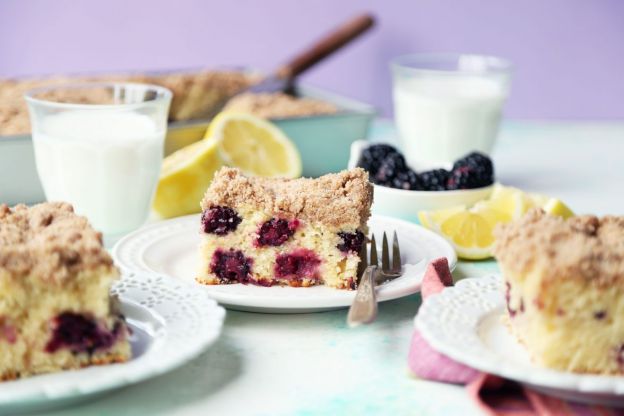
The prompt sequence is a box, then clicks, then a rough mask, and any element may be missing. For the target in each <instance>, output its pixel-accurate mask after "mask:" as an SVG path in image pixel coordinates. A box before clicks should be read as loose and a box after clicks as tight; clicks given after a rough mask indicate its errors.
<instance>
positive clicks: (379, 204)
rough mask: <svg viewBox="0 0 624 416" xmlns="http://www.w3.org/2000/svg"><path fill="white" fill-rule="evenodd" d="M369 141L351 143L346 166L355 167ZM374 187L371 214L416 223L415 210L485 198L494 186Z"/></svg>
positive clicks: (470, 203)
mask: <svg viewBox="0 0 624 416" xmlns="http://www.w3.org/2000/svg"><path fill="white" fill-rule="evenodd" d="M370 144H371V143H370V142H367V141H364V140H358V141H356V142H353V144H352V145H351V156H350V158H349V168H354V167H355V166H356V165H357V162H358V160H359V158H360V155H361V153H362V150H364V149H365V148H366V147H368V146H369V145H370ZM374 187H375V197H374V201H373V206H372V208H371V209H372V212H373V214H377V215H387V216H391V217H396V218H402V219H406V220H409V221H415V222H418V211H421V210H434V209H442V208H450V207H454V206H457V205H466V206H470V205H473V204H475V203H477V202H478V201H480V200H483V199H486V198H488V197H489V196H490V194H491V193H492V189H493V188H494V185H490V186H486V187H483V188H477V189H462V190H456V191H409V190H404V189H395V188H389V187H387V186H381V185H374Z"/></svg>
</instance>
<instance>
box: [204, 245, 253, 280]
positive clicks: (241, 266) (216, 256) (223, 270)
mask: <svg viewBox="0 0 624 416" xmlns="http://www.w3.org/2000/svg"><path fill="white" fill-rule="evenodd" d="M252 265H253V260H252V259H250V258H249V257H245V255H244V254H243V252H242V251H240V250H234V249H233V248H231V249H229V250H228V251H225V250H223V249H221V248H219V249H217V250H215V252H214V253H213V254H212V261H211V262H210V271H211V272H212V273H214V274H215V275H216V276H217V277H218V278H219V282H220V283H236V282H238V283H249V281H250V279H251V267H252Z"/></svg>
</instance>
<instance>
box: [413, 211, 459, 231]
mask: <svg viewBox="0 0 624 416" xmlns="http://www.w3.org/2000/svg"><path fill="white" fill-rule="evenodd" d="M464 211H466V206H465V205H458V206H455V207H451V208H443V209H438V210H435V211H420V212H418V220H419V221H420V223H421V224H422V226H423V227H425V228H429V229H431V230H434V231H437V232H439V231H440V224H442V223H443V222H444V220H446V219H447V218H449V217H451V216H453V215H455V214H457V213H460V212H464Z"/></svg>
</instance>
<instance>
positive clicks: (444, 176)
mask: <svg viewBox="0 0 624 416" xmlns="http://www.w3.org/2000/svg"><path fill="white" fill-rule="evenodd" d="M418 177H419V179H420V182H421V185H422V189H423V190H425V191H444V190H446V182H447V181H448V178H449V171H447V170H446V169H434V170H428V171H426V172H422V173H420V174H419V175H418Z"/></svg>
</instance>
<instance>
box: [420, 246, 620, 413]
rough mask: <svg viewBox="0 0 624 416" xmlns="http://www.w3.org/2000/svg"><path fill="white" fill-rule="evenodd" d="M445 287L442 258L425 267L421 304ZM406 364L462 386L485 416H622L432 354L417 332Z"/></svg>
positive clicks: (447, 276)
mask: <svg viewBox="0 0 624 416" xmlns="http://www.w3.org/2000/svg"><path fill="white" fill-rule="evenodd" d="M446 286H453V278H452V277H451V272H450V270H449V267H448V261H447V260H446V258H444V257H443V258H439V259H436V260H434V261H432V262H431V263H429V265H428V267H427V271H426V272H425V276H424V278H423V283H422V291H421V294H422V298H423V302H426V301H427V298H428V297H429V296H430V295H432V294H435V293H439V292H441V291H442V290H444V288H445V287H446ZM408 364H409V367H410V369H411V370H412V372H413V373H414V374H415V375H416V376H418V377H421V378H424V379H427V380H432V381H440V382H444V383H453V384H463V385H465V386H466V390H467V391H468V394H469V395H470V397H471V398H472V399H473V400H474V401H475V402H476V403H477V405H478V406H479V407H480V408H481V409H482V410H483V411H484V412H485V414H487V415H503V416H524V415H548V416H550V415H562V416H565V415H581V416H584V415H604V416H610V415H624V409H610V408H606V407H602V406H589V405H583V404H578V403H572V402H567V401H564V400H561V399H556V398H554V397H549V396H546V395H543V394H541V393H537V392H535V391H533V390H530V389H528V388H526V387H524V386H522V385H520V384H518V383H515V382H513V381H510V380H505V379H503V378H500V377H497V376H494V375H491V374H485V373H481V372H479V371H477V370H475V369H473V368H470V367H467V366H465V365H463V364H461V363H458V362H456V361H453V360H451V359H450V358H448V357H446V356H445V355H443V354H440V353H439V352H437V351H435V350H434V349H433V348H431V347H430V346H429V344H428V343H427V341H426V340H425V339H424V338H423V337H422V336H421V335H420V333H419V332H418V330H416V331H414V335H413V336H412V344H411V346H410V351H409V355H408Z"/></svg>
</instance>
